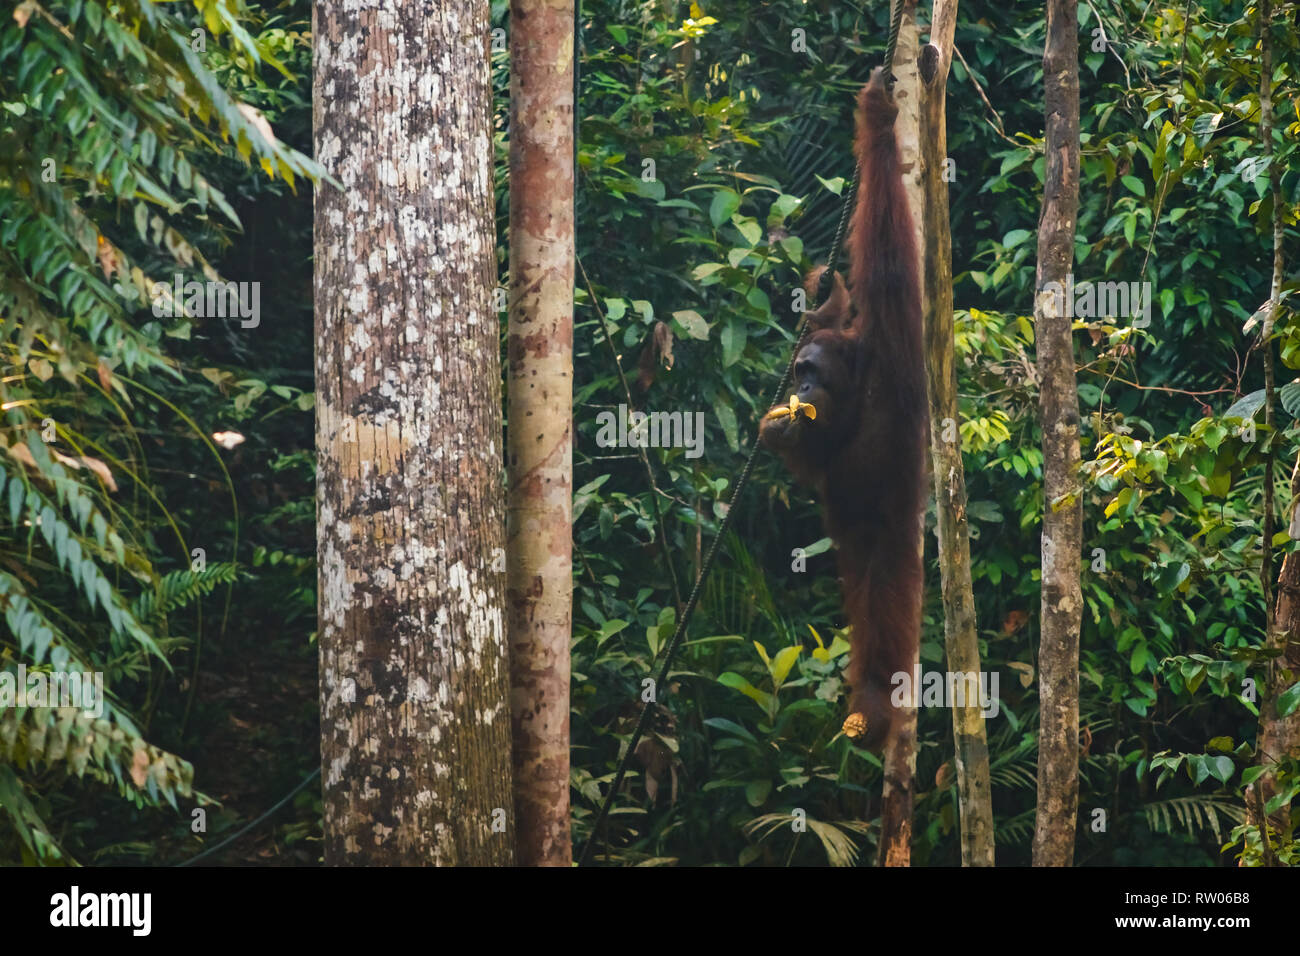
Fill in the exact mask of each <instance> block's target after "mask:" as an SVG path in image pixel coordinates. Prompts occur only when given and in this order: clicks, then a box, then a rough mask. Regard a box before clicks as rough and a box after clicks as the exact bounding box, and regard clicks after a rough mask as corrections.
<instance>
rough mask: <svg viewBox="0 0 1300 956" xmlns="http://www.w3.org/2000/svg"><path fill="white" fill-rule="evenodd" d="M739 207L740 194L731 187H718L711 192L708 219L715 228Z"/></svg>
mask: <svg viewBox="0 0 1300 956" xmlns="http://www.w3.org/2000/svg"><path fill="white" fill-rule="evenodd" d="M739 208H740V194H739V193H737V192H736V191H735V190H732V189H719V190H718V191H717V192H716V193H714V194H713V202H711V203H709V221H710V222H712V223H713V227H714V228H715V229H716V228H718V227H719V226H721V225H722V224H723V223H724V222H726V221H727V220H728V219H730V218H731V217H732V215H734V214H735V212H736V210H737V209H739Z"/></svg>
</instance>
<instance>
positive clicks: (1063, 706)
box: [1033, 0, 1083, 866]
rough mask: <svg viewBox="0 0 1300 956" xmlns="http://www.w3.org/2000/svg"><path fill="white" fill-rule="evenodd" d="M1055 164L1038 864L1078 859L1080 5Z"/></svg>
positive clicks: (1048, 193)
mask: <svg viewBox="0 0 1300 956" xmlns="http://www.w3.org/2000/svg"><path fill="white" fill-rule="evenodd" d="M1043 86H1044V102H1045V106H1046V110H1045V112H1046V128H1045V130H1044V134H1045V136H1044V143H1043V147H1044V150H1045V152H1046V159H1047V166H1046V172H1045V176H1044V180H1043V211H1042V216H1041V218H1040V219H1039V223H1038V275H1037V279H1036V283H1035V288H1036V289H1037V294H1036V296H1035V300H1034V327H1035V339H1036V340H1037V343H1038V378H1039V381H1040V382H1041V391H1040V393H1039V415H1040V422H1041V425H1042V431H1043V472H1044V476H1043V534H1042V562H1043V563H1042V602H1041V605H1040V607H1041V610H1040V616H1041V636H1040V644H1039V648H1038V698H1039V708H1040V728H1039V734H1038V815H1037V821H1036V825H1035V828H1034V856H1033V861H1034V865H1035V866H1069V865H1070V864H1071V863H1072V862H1073V860H1074V834H1075V821H1076V817H1077V815H1078V805H1079V624H1080V620H1081V618H1082V614H1083V598H1082V593H1081V590H1080V583H1079V554H1080V550H1081V548H1082V546H1083V544H1082V537H1083V513H1082V507H1081V504H1080V500H1079V484H1078V483H1079V475H1078V469H1079V395H1078V388H1077V383H1076V380H1075V374H1074V343H1073V335H1072V332H1071V329H1070V326H1071V317H1070V311H1071V310H1070V307H1069V303H1067V301H1066V293H1065V291H1064V290H1065V284H1066V276H1067V275H1069V273H1070V271H1071V269H1072V266H1073V263H1074V230H1075V225H1076V222H1077V219H1078V212H1079V23H1078V8H1077V4H1076V2H1075V0H1048V2H1047V43H1046V47H1045V49H1044V51H1043Z"/></svg>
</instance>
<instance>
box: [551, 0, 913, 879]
mask: <svg viewBox="0 0 1300 956" xmlns="http://www.w3.org/2000/svg"><path fill="white" fill-rule="evenodd" d="M892 3H893V10H892V17H891V19H890V24H889V40H888V42H887V44H886V46H885V72H886V73H889V74H890V84H891V85H892V84H893V73H892V72H891V71H892V70H893V67H894V52H895V50H896V49H897V47H898V32H899V29H900V28H901V26H902V22H903V0H892ZM575 113H576V110H575ZM859 172H860V170H858V169H856V168H855V169H854V171H853V178H852V179H851V180H850V181H849V185H848V187H847V189H846V190H845V193H844V205H843V208H842V209H841V210H840V221H839V224H838V225H837V226H836V227H835V237H834V238H833V239H832V240H831V251H830V254H829V255H828V256H827V259H826V265H827V268H826V271H825V272H824V273H822V277H821V281H820V283H819V284H818V293H819V294H818V298H819V299H821V300H823V301H824V299H825V296H826V294H827V293H828V292H829V291H830V288H831V283H832V282H833V281H834V275H835V265H836V262H837V260H838V259H839V256H840V247H841V245H842V244H843V242H844V233H845V230H846V229H847V228H848V222H849V215H850V212H851V210H852V208H853V197H854V194H855V193H856V192H857V188H858V174H859ZM807 335H808V324H807V323H806V322H804V321H803V320H802V319H801V320H800V328H799V333H798V335H797V336H796V337H795V343H794V348H793V349H792V350H791V352H790V361H789V362H788V363H786V366H785V372H783V373H782V375H781V381H780V382H779V383H778V384H777V386H776V389H775V390H774V391H773V393H772V399H771V401H769V402H768V403H767V405H768V407H769V408H771V407H772V406H773V405H776V404H777V402H779V401H780V400H781V397H782V395H783V394H784V393H785V390H786V387H787V386H788V385H789V384H790V379H791V377H792V376H793V375H794V361H795V359H796V358H797V357H798V355H799V347H800V346H801V345H802V344H803V340H804V339H805V338H806V337H807ZM759 447H760V446H759V443H758V441H757V440H755V441H754V447H752V448H751V449H750V450H749V457H748V458H746V459H745V467H744V468H743V469H741V472H740V477H739V478H738V479H737V480H736V488H735V490H734V491H733V492H732V493H731V499H730V500H729V501H728V502H727V513H726V514H725V515H723V518H722V524H720V525H719V526H718V533H717V534H716V535H714V537H713V542H712V543H711V544H710V545H709V553H708V554H707V555H705V557H704V563H703V564H702V565H700V572H699V574H698V575H696V578H695V586H694V587H692V588H691V596H690V597H689V598H688V599H687V601H686V607H685V608H684V609H683V610H682V614H681V617H680V618H678V620H677V627H676V629H675V630H674V631H673V637H672V640H670V641H669V642H668V647H667V649H666V650H665V652H664V662H663V666H662V667H660V668H659V675H658V676H657V677H656V678H655V683H654V688H655V693H656V695H657V694H658V692H659V688H661V687H666V686H667V685H668V671H669V668H671V667H672V663H673V658H674V657H676V656H677V650H678V648H679V647H680V646H681V643H682V638H683V637H685V635H686V625H687V624H689V623H690V620H691V615H692V614H694V613H695V605H696V604H697V603H698V602H699V599H700V592H701V591H703V590H704V582H705V581H706V580H707V579H708V577H709V572H710V571H712V570H713V563H714V561H715V559H716V558H717V556H718V548H719V546H720V545H721V544H722V542H723V540H724V539H725V538H726V536H727V531H728V530H730V528H731V520H732V518H733V517H734V516H735V514H736V510H737V509H736V505H737V504H738V503H739V501H740V496H741V494H742V493H743V492H744V490H745V485H747V484H749V476H750V474H751V473H752V472H753V470H754V462H755V460H756V459H757V458H758V449H759ZM654 703H655V702H654V701H653V700H650V701H646V705H645V706H644V707H642V708H641V713H640V715H639V716H638V717H637V720H636V726H635V727H634V728H633V729H632V736H631V738H630V739H629V740H628V743H627V749H626V750H624V751H623V756H622V757H620V758H619V761H618V769H617V770H616V771H615V772H614V781H613V782H612V783H611V784H610V786H609V790H608V792H606V794H605V800H604V802H603V803H601V805H600V811H599V812H598V813H597V814H596V819H595V821H593V823H592V825H591V835H590V836H588V837H587V843H586V845H585V846H584V847H583V848H582V855H581V856H579V857H578V866H586V865H587V861H588V860H589V859H590V858H591V851H592V849H593V848H594V847H595V846H596V840H597V838H598V837H599V836H600V828H601V827H602V826H603V825H604V823H605V820H606V819H607V818H608V817H609V811H610V808H611V807H612V806H613V805H614V798H615V796H617V794H618V791H619V788H620V787H622V786H623V779H624V777H626V776H627V767H628V764H629V763H630V762H631V760H632V755H633V754H634V753H635V752H636V748H637V744H639V743H640V742H641V738H642V737H643V736H644V735H645V730H646V725H647V724H649V723H650V710H651V708H652V707H653V706H654Z"/></svg>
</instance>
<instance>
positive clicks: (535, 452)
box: [507, 0, 574, 866]
mask: <svg viewBox="0 0 1300 956" xmlns="http://www.w3.org/2000/svg"><path fill="white" fill-rule="evenodd" d="M573 57H574V50H573V3H572V2H571V0H570V2H563V0H561V2H554V0H513V2H512V3H511V5H510V297H509V299H510V326H509V344H508V354H509V357H510V373H509V374H510V379H509V411H508V415H507V423H508V427H507V433H508V443H507V450H508V457H507V462H508V467H509V472H508V475H507V482H508V486H509V499H508V503H507V529H508V531H507V550H508V556H509V557H508V562H507V564H508V567H509V576H508V584H507V607H508V613H509V634H510V700H511V711H512V717H511V719H512V725H513V728H514V769H515V812H516V819H517V826H518V833H519V837H518V849H519V862H520V863H521V864H524V865H532V866H538V865H549V866H568V865H570V863H571V862H572V858H573V848H572V844H571V842H570V837H569V639H570V634H571V617H572V614H571V611H572V597H573V573H572V569H571V563H572V553H573V527H572V525H573V430H572V419H573V252H574V250H573V69H574V63H573Z"/></svg>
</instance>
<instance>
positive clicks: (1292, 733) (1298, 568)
mask: <svg viewBox="0 0 1300 956" xmlns="http://www.w3.org/2000/svg"><path fill="white" fill-rule="evenodd" d="M1272 20H1273V5H1272V3H1271V0H1264V2H1263V3H1261V4H1260V7H1259V24H1260V80H1259V138H1260V142H1261V144H1262V148H1263V152H1264V155H1265V156H1266V157H1267V158H1269V159H1272V158H1273V152H1274V150H1273V45H1272V39H1271V37H1270V35H1269V27H1270V25H1271V24H1272ZM1269 193H1270V197H1271V199H1272V204H1273V274H1272V280H1271V282H1270V284H1269V293H1268V294H1269V301H1268V304H1267V311H1266V313H1265V319H1264V323H1263V328H1262V329H1261V331H1260V341H1261V343H1262V351H1263V354H1264V359H1265V362H1264V371H1265V383H1264V385H1265V396H1264V421H1265V424H1266V425H1267V426H1268V429H1267V434H1268V441H1269V442H1270V450H1269V454H1268V458H1267V461H1266V465H1265V486H1264V487H1265V490H1266V491H1267V492H1268V494H1267V495H1266V496H1265V499H1264V508H1265V512H1264V518H1265V520H1264V529H1263V531H1264V534H1263V557H1262V564H1261V580H1262V582H1263V585H1264V587H1263V591H1264V599H1265V602H1266V607H1267V608H1268V611H1269V612H1270V613H1269V614H1268V617H1267V620H1266V628H1267V630H1266V639H1267V642H1268V644H1269V645H1270V646H1271V647H1275V648H1278V649H1280V650H1281V651H1282V656H1281V657H1280V658H1278V659H1277V660H1274V661H1270V662H1269V666H1268V677H1267V680H1266V693H1265V698H1264V700H1263V701H1262V702H1261V704H1260V708H1259V737H1258V740H1257V742H1256V749H1257V750H1258V753H1259V760H1260V765H1261V766H1263V767H1264V768H1266V770H1265V773H1264V774H1263V775H1262V776H1261V777H1259V779H1258V780H1256V781H1255V782H1254V783H1253V784H1251V786H1250V787H1249V788H1247V793H1246V810H1247V813H1248V814H1249V819H1250V822H1251V823H1253V824H1254V825H1255V826H1257V827H1261V831H1260V832H1261V844H1262V845H1261V849H1262V850H1263V855H1264V862H1265V863H1266V864H1267V865H1270V866H1272V865H1276V862H1277V861H1276V858H1275V856H1274V853H1273V845H1274V841H1276V840H1278V839H1279V838H1280V839H1281V840H1283V841H1285V840H1286V839H1288V838H1290V836H1291V833H1290V831H1291V826H1290V820H1291V805H1290V804H1289V803H1286V804H1283V805H1282V806H1281V807H1279V808H1278V809H1277V810H1276V811H1275V812H1274V813H1273V814H1271V815H1270V816H1269V825H1270V827H1271V835H1268V834H1266V833H1265V831H1264V829H1263V827H1262V823H1263V820H1262V811H1261V809H1260V808H1262V807H1264V806H1266V805H1267V803H1268V801H1269V800H1270V799H1271V798H1272V797H1273V795H1274V794H1275V793H1276V792H1277V782H1276V780H1275V778H1274V775H1273V773H1272V772H1271V768H1273V767H1275V766H1276V765H1277V762H1278V761H1279V760H1282V759H1283V758H1286V757H1291V758H1293V759H1295V758H1300V711H1296V712H1294V713H1292V714H1290V715H1288V716H1286V717H1281V716H1279V715H1278V711H1277V695H1278V694H1280V693H1282V691H1284V690H1286V689H1287V688H1288V687H1290V686H1291V685H1292V684H1294V683H1295V682H1296V681H1297V680H1300V555H1297V553H1296V552H1292V553H1291V554H1288V555H1287V556H1286V557H1285V558H1284V559H1283V561H1282V571H1281V573H1280V574H1279V575H1278V582H1277V606H1276V613H1272V612H1273V608H1272V607H1271V606H1269V603H1268V602H1269V598H1270V595H1271V593H1272V590H1271V589H1272V583H1273V560H1272V539H1273V497H1272V490H1273V482H1272V473H1273V451H1272V441H1273V434H1274V432H1273V430H1274V415H1273V409H1274V405H1275V401H1276V397H1277V396H1276V394H1275V391H1274V388H1275V383H1274V381H1273V341H1272V338H1273V328H1274V325H1275V323H1276V321H1277V314H1278V309H1279V307H1280V298H1279V297H1280V295H1281V292H1282V278H1283V276H1284V274H1285V263H1284V260H1283V256H1282V251H1283V238H1284V232H1283V230H1284V228H1285V223H1284V221H1283V212H1284V205H1283V201H1282V171H1281V169H1280V168H1278V165H1277V163H1275V162H1274V163H1270V164H1269ZM1288 514H1289V517H1290V525H1289V528H1290V535H1291V537H1292V538H1293V539H1295V538H1300V460H1297V462H1296V465H1295V469H1294V470H1293V471H1292V474H1291V503H1290V509H1289V512H1288ZM1265 836H1267V837H1268V838H1267V839H1264V837H1265Z"/></svg>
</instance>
